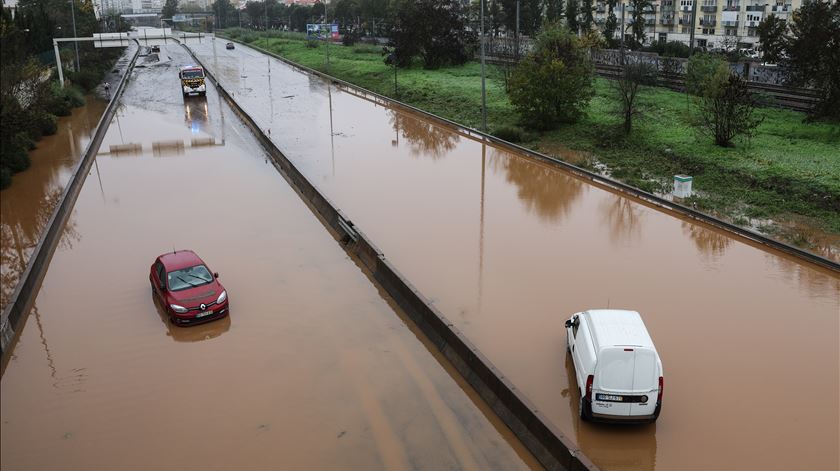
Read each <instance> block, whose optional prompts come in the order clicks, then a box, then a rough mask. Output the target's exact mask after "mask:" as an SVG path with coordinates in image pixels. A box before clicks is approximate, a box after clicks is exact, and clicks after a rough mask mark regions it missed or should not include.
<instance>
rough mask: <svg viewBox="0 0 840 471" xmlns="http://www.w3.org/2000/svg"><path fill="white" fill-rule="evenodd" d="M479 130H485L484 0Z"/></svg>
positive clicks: (482, 0) (482, 9)
mask: <svg viewBox="0 0 840 471" xmlns="http://www.w3.org/2000/svg"><path fill="white" fill-rule="evenodd" d="M481 130H482V131H484V132H487V87H486V85H485V80H484V0H481Z"/></svg>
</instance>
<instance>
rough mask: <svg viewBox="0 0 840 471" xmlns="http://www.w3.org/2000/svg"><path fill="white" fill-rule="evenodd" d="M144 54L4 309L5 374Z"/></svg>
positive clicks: (0, 333)
mask: <svg viewBox="0 0 840 471" xmlns="http://www.w3.org/2000/svg"><path fill="white" fill-rule="evenodd" d="M139 52H140V48H139V46H138V47H137V48H136V49H135V51H134V55H133V56H132V58H131V62H130V63H129V64H128V67H126V69H125V71H123V76H122V78H121V79H120V83H119V86H117V87H116V90H115V91H114V93H113V95H112V97H111V102H110V103H108V107H107V108H105V112H104V113H103V114H102V117H101V118H99V122H98V123H97V124H96V131H95V132H94V133H93V136H92V138H91V140H90V142H89V143H88V145H87V147H86V148H85V151H84V153H83V154H82V157H81V159H79V163H78V164H76V168H75V169H74V170H73V176H71V177H70V181H69V182H68V183H67V186H66V187H65V188H64V192H63V193H62V194H61V200H60V201H59V203H58V206H56V208H55V211H54V212H53V214H52V217H51V218H50V220H49V222H48V223H47V225H46V227H45V228H44V230H43V232H42V233H41V239H40V240H39V241H38V245H37V246H35V249H34V250H33V251H32V253H31V254H30V256H29V263H27V264H26V270H24V272H23V274H21V277H20V280H19V281H18V284H17V287H16V288H15V291H14V293H12V297H11V298H10V299H9V303H8V304H7V305H6V307H5V308H4V309H3V313H2V315H0V349H2V350H0V355H2V371H5V369H6V364H7V362H8V359H9V358H8V357H9V356H10V353H11V351H12V347H13V346H14V340H15V338H16V337H17V335H18V334H19V333H20V328H21V327H22V326H23V321H24V320H25V319H26V315H27V314H28V313H29V309H30V308H31V307H32V303H33V302H34V301H35V297H36V295H37V294H38V290H39V289H40V287H41V282H42V281H43V280H44V275H45V274H46V272H47V268H48V267H49V264H50V260H52V256H53V253H55V248H56V246H57V245H58V241H59V240H60V239H61V234H62V232H63V230H64V225H65V224H66V223H67V219H68V217H69V216H70V213H71V212H72V211H73V205H75V204H76V198H77V197H78V196H79V192H80V191H81V189H82V186H83V185H84V183H85V178H86V177H87V174H88V172H89V171H90V167H91V165H92V164H93V160H94V159H95V158H96V153H97V152H99V146H100V145H101V144H102V139H103V138H104V137H105V133H106V132H107V131H108V125H109V124H110V123H111V119H112V118H113V117H114V113H115V112H116V110H117V102H118V101H119V99H120V97H121V96H122V94H123V90H125V84H126V82H127V81H128V77H129V75H130V74H131V70H132V69H133V68H134V63H135V62H136V61H137V55H138V53H139Z"/></svg>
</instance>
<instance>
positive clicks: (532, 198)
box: [490, 148, 584, 223]
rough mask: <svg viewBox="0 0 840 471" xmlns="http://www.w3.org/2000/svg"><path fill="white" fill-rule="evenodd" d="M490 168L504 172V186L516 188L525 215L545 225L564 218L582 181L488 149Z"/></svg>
mask: <svg viewBox="0 0 840 471" xmlns="http://www.w3.org/2000/svg"><path fill="white" fill-rule="evenodd" d="M490 168H491V169H493V171H494V172H495V173H499V172H500V171H504V172H505V178H506V180H507V181H508V183H513V184H514V185H516V187H517V190H518V191H517V196H518V197H519V200H520V201H522V203H524V205H525V208H526V209H527V210H528V211H529V212H535V213H536V214H537V216H539V218H540V219H541V220H542V221H543V222H548V223H557V222H559V221H560V219H561V218H562V217H563V216H565V215H567V214H568V213H569V211H571V209H572V207H573V206H574V205H575V201H576V200H577V199H578V198H579V197H580V196H581V194H582V192H583V188H584V186H583V185H584V184H583V182H581V181H580V180H578V179H576V178H573V177H570V176H569V175H567V174H565V173H563V172H558V171H557V170H556V169H553V168H550V167H548V166H547V165H545V164H542V163H539V162H536V161H534V160H531V159H528V158H523V157H521V156H513V155H511V154H509V153H507V152H505V151H502V150H500V149H496V148H491V151H490Z"/></svg>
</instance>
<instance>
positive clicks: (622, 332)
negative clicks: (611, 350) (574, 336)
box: [584, 309, 656, 350]
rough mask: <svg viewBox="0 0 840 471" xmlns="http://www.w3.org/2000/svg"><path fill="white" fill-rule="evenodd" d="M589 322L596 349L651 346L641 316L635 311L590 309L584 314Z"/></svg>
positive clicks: (651, 341)
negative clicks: (618, 346)
mask: <svg viewBox="0 0 840 471" xmlns="http://www.w3.org/2000/svg"><path fill="white" fill-rule="evenodd" d="M584 315H586V317H587V319H588V320H589V328H590V331H591V332H592V337H593V340H594V341H595V345H596V346H597V347H596V348H604V347H609V346H614V345H633V346H638V347H648V348H651V349H654V350H655V349H656V347H654V346H653V340H651V338H650V334H648V331H647V328H646V327H645V323H644V322H643V321H642V316H640V315H639V313H638V312H636V311H626V310H623V309H591V310H589V311H586V312H585V313H584Z"/></svg>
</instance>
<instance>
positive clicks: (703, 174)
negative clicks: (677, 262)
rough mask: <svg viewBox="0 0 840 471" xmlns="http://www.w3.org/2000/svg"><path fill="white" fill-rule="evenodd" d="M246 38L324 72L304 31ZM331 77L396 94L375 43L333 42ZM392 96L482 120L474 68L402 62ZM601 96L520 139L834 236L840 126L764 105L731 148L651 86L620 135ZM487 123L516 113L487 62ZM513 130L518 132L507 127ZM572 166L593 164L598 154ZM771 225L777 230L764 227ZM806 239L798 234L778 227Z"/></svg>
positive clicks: (744, 212) (605, 89) (507, 121)
mask: <svg viewBox="0 0 840 471" xmlns="http://www.w3.org/2000/svg"><path fill="white" fill-rule="evenodd" d="M227 34H228V35H229V36H231V37H233V38H237V39H240V40H243V41H245V42H248V43H251V44H254V45H256V46H259V47H262V48H265V49H268V50H270V51H271V52H274V53H276V54H279V55H282V56H283V57H286V58H288V59H289V60H291V61H294V62H296V63H299V64H301V65H305V66H308V67H311V68H314V69H317V70H320V71H324V72H326V71H327V68H326V63H325V51H324V47H325V45H323V44H321V45H319V46H318V47H315V48H313V47H309V46H307V42H306V40H305V38H304V37H303V36H302V35H298V34H289V33H274V34H271V33H269V34H270V37H265V36H261V35H258V34H257V33H254V32H247V31H242V30H228V31H227ZM330 58H331V60H330V68H329V74H331V75H333V76H335V77H338V78H341V79H343V80H346V81H348V82H352V83H354V84H357V85H359V86H361V87H364V88H366V89H369V90H372V91H375V92H378V93H381V94H383V95H387V96H392V97H393V96H394V73H393V69H392V68H390V67H388V66H386V65H385V64H384V63H383V61H382V56H381V48H380V47H376V46H370V45H363V44H357V45H354V46H346V47H345V46H342V45H340V44H334V45H331V46H330ZM397 74H398V78H397V80H398V96H397V98H398V99H400V100H401V101H403V102H406V103H409V104H411V105H414V106H417V107H418V108H421V109H424V110H427V111H429V112H431V113H434V114H437V115H440V116H443V117H446V118H449V119H451V120H453V121H457V122H459V123H463V124H465V125H467V126H471V127H475V128H477V127H479V126H480V123H481V80H480V65H479V64H478V63H476V62H471V63H468V64H466V65H464V66H458V67H448V68H442V69H439V70H431V71H430V70H423V69H422V68H421V67H419V66H417V67H413V68H411V69H408V70H404V69H400V70H398V72H397ZM596 90H597V95H596V96H595V98H594V99H593V100H592V102H591V104H590V106H589V109H588V110H587V114H586V116H585V117H584V118H583V119H582V120H581V121H580V122H578V123H575V124H570V125H564V126H562V127H560V128H559V129H557V130H554V131H551V132H547V133H542V134H536V133H522V135H523V144H524V145H526V146H527V147H530V148H533V149H535V150H538V151H541V152H543V153H546V154H549V155H555V156H558V157H561V158H562V155H560V154H561V152H562V150H564V148H570V149H573V150H579V151H585V152H591V153H592V154H593V155H594V158H595V159H597V161H598V162H601V163H603V164H606V165H607V166H608V168H609V172H610V174H611V175H612V176H613V177H614V178H617V179H619V180H621V181H623V182H626V183H628V184H630V185H633V186H636V187H639V188H642V189H645V190H648V191H661V192H667V191H668V189H669V188H670V185H671V179H672V177H673V175H674V174H677V173H685V174H689V175H693V176H694V189H695V190H696V191H697V192H699V194H698V196H695V197H693V198H692V201H691V202H692V203H696V204H697V207H698V208H700V209H703V210H706V211H708V212H712V213H715V214H717V215H719V216H722V217H725V218H727V219H729V220H731V221H733V222H735V223H736V224H740V225H745V226H749V225H751V224H755V223H754V222H751V221H750V219H752V218H755V219H757V220H763V219H776V220H783V219H790V220H792V221H793V222H796V223H798V224H801V223H803V222H805V224H807V225H810V226H812V227H817V228H819V229H822V230H825V231H828V232H832V233H835V234H836V233H840V126H838V125H837V124H831V123H807V124H806V123H804V122H803V119H804V118H805V115H804V114H802V113H797V112H793V111H789V110H781V109H775V108H762V109H760V110H758V111H757V113H759V114H760V115H761V116H762V117H763V118H764V122H763V123H762V124H761V125H760V126H759V128H758V130H757V133H756V135H755V136H754V137H753V138H752V139H751V140H750V141H749V142H743V141H741V142H737V147H735V148H721V147H718V146H715V145H714V143H713V140H712V138H711V137H709V136H705V135H702V134H700V133H698V132H697V131H696V128H695V127H693V126H692V121H693V120H694V119H696V109H695V107H694V106H693V105H692V104H691V102H690V100H689V99H687V98H686V95H684V94H682V93H679V92H674V91H671V90H668V89H664V88H650V89H647V90H645V92H644V93H643V94H642V96H641V103H642V111H643V115H642V116H641V117H640V118H638V119H637V120H635V121H634V126H633V131H632V133H631V134H630V135H629V136H625V135H624V134H623V133H622V131H621V123H622V118H621V116H620V114H619V113H617V112H616V110H617V108H618V100H617V97H616V96H615V94H614V93H613V92H612V90H611V88H610V82H609V81H608V80H605V79H601V78H598V79H596ZM487 110H488V113H487V122H488V127H489V129H490V132H491V133H495V134H497V135H499V136H500V137H503V138H505V139H508V138H509V136H510V135H511V134H512V133H511V131H510V128H512V127H515V126H517V125H518V121H519V116H518V114H517V112H516V110H515V109H514V108H513V107H512V106H511V104H510V102H509V101H508V99H507V96H506V94H505V91H504V79H503V73H502V70H501V69H500V68H497V67H492V66H491V67H489V68H488V80H487ZM513 134H516V133H513ZM575 163H576V164H577V165H580V166H584V167H590V168H591V167H592V166H593V163H594V160H592V159H584V160H582V161H577V162H575ZM762 229H763V230H765V231H767V232H773V231H774V230H779V228H778V227H776V228H774V227H765V228H762ZM780 235H782V236H783V238H785V237H786V238H788V239H789V240H793V241H794V242H796V243H800V244H806V243H807V241H805V240H802V239H801V237H802V236H799V235H791V234H787V235H785V234H784V233H782V234H780Z"/></svg>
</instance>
